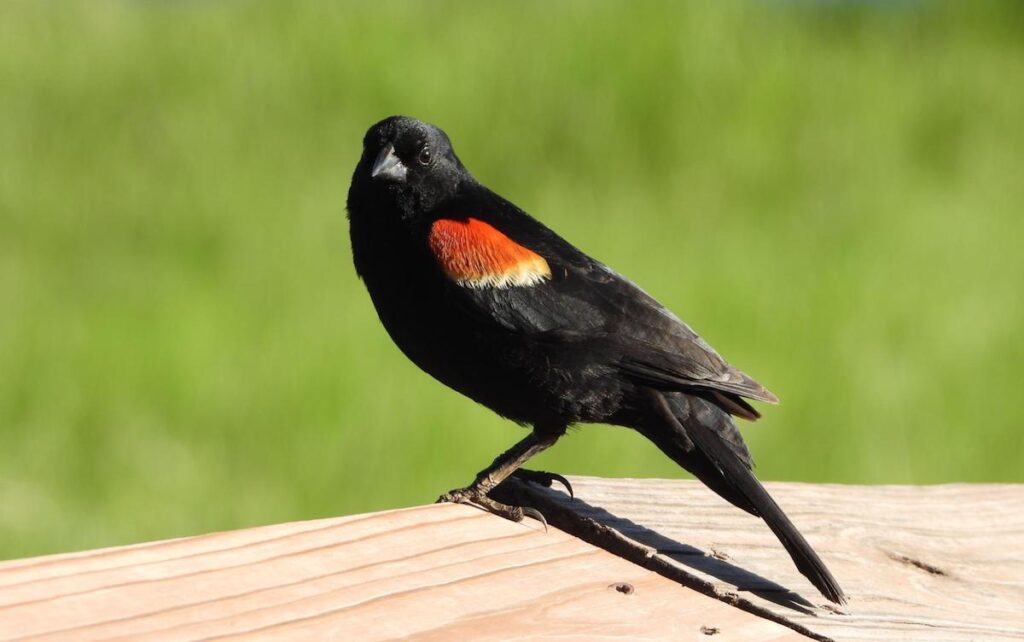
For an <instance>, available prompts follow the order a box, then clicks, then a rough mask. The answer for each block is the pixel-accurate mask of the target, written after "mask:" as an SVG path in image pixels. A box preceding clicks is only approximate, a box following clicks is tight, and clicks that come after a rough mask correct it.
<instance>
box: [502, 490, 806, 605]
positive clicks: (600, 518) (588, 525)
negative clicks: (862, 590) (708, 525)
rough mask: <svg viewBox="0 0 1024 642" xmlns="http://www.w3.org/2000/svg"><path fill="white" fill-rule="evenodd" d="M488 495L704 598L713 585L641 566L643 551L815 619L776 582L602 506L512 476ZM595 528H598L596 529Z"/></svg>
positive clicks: (679, 573)
mask: <svg viewBox="0 0 1024 642" xmlns="http://www.w3.org/2000/svg"><path fill="white" fill-rule="evenodd" d="M491 496H492V497H494V498H495V499H497V500H498V501H502V502H505V503H510V504H514V505H520V506H529V507H531V508H534V509H536V510H537V511H539V512H540V513H541V514H542V515H544V517H545V518H546V519H547V520H548V521H549V522H550V523H551V524H552V525H554V526H557V527H558V528H560V529H561V530H563V531H566V532H567V533H570V534H572V535H575V536H576V537H579V538H580V539H582V540H584V541H586V542H588V543H590V544H592V545H594V546H597V547H599V548H603V549H605V550H607V551H609V552H611V553H614V554H616V555H619V556H620V557H625V558H626V559H629V560H630V561H632V562H635V563H640V564H641V566H645V567H647V568H649V569H650V570H652V571H655V572H657V573H659V574H660V575H662V576H664V577H667V578H669V579H671V580H673V581H676V582H680V583H682V584H684V585H686V586H690V587H691V588H695V589H697V590H699V591H701V592H703V593H705V594H707V593H709V591H710V589H711V584H710V582H707V581H706V580H703V579H701V578H700V577H699V576H697V575H692V574H690V573H687V572H685V570H684V569H677V570H676V572H673V567H672V565H660V568H659V565H648V564H644V563H641V558H643V557H645V556H646V551H645V550H644V548H643V547H647V548H650V549H654V550H656V551H657V552H658V555H659V556H664V557H667V558H670V559H671V560H673V561H674V562H676V563H677V564H679V565H681V566H684V567H688V568H690V569H692V570H694V571H697V572H698V573H700V574H703V575H707V576H710V577H713V578H715V579H717V580H719V581H721V582H724V583H726V584H729V585H731V586H735V587H736V590H737V591H745V592H749V593H752V594H754V595H757V596H758V597H761V598H762V599H764V600H767V601H769V602H772V603H774V604H777V605H779V606H781V607H784V608H787V609H792V610H794V611H797V612H800V613H803V614H806V615H812V616H814V615H816V613H815V608H816V607H815V605H814V604H812V603H811V602H809V601H807V600H806V599H805V598H803V597H802V596H801V595H799V594H798V593H795V592H793V591H791V590H789V589H787V588H785V587H784V586H782V585H780V584H777V583H775V582H773V581H771V580H769V579H767V578H765V577H763V576H761V575H758V574H757V573H754V572H752V571H749V570H747V569H745V568H743V567H740V566H737V565H735V564H731V563H729V562H728V561H726V560H724V559H721V558H720V557H716V556H715V554H709V553H707V552H705V551H702V550H701V549H699V548H697V547H695V546H691V545H689V544H683V543H680V542H677V541H675V540H673V539H671V538H669V537H665V536H664V535H662V534H661V533H658V532H657V531H654V530H651V529H650V528H647V527H646V526H643V525H640V524H637V523H636V522H634V521H632V520H630V519H627V518H625V517H620V516H618V515H615V514H613V513H610V512H609V511H607V510H605V509H604V508H601V507H600V506H594V505H592V504H588V503H587V502H585V501H584V500H582V499H580V498H578V497H577V498H571V497H569V496H568V495H566V494H565V493H561V492H558V491H555V490H552V489H550V488H544V487H542V486H539V485H537V484H531V483H525V482H522V481H520V480H518V479H515V478H510V479H508V480H507V481H506V482H504V483H503V484H501V485H500V486H498V487H497V488H495V489H494V490H493V491H491ZM594 524H597V525H598V527H597V528H595V526H594ZM600 527H604V528H603V529H602V528H600ZM607 529H610V530H612V531H615V532H617V533H619V534H621V535H622V536H625V538H627V542H628V540H632V541H633V542H635V543H636V544H639V545H640V546H638V547H636V548H635V550H632V551H631V550H630V549H629V546H628V544H626V543H624V542H623V540H622V539H621V538H617V537H614V536H612V537H609V536H608V533H607ZM630 553H633V554H630ZM716 597H717V596H716Z"/></svg>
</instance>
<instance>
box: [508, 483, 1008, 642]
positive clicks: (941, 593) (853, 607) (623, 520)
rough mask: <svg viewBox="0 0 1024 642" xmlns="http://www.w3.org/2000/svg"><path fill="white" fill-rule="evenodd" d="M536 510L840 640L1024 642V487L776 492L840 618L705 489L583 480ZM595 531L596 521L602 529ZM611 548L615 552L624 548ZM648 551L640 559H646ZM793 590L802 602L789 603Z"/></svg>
mask: <svg viewBox="0 0 1024 642" xmlns="http://www.w3.org/2000/svg"><path fill="white" fill-rule="evenodd" d="M571 479H572V482H573V485H574V487H575V490H576V497H577V499H576V500H570V499H569V498H568V497H567V496H566V495H564V494H562V493H560V492H556V491H553V490H546V489H538V487H536V486H531V487H530V489H529V490H525V491H523V490H521V491H520V492H525V494H526V495H528V497H526V501H527V502H528V503H530V504H533V505H535V506H537V507H538V508H540V509H541V510H542V512H544V514H545V515H546V516H547V517H548V518H549V519H550V520H552V521H553V522H554V523H558V524H560V525H561V526H562V527H563V528H567V529H568V530H570V531H571V532H576V533H577V534H579V535H580V536H581V537H586V538H589V539H591V540H595V541H596V540H601V539H605V540H607V539H609V538H608V537H607V533H603V534H602V533H600V532H597V530H596V529H595V528H594V527H593V525H594V524H599V525H603V526H610V527H611V529H612V531H613V532H614V533H618V534H621V535H623V536H624V538H625V540H626V541H627V542H629V543H631V545H632V549H633V550H632V551H630V550H627V552H626V554H629V555H631V556H632V557H633V558H634V559H635V560H636V561H637V562H638V563H641V564H644V565H645V566H647V567H648V568H657V569H659V572H662V573H663V574H665V575H666V576H668V577H673V578H675V579H677V580H679V581H681V582H683V583H686V584H688V585H691V586H695V587H697V588H701V587H704V588H708V587H710V589H711V590H712V591H713V592H714V593H715V594H717V595H720V596H722V597H723V599H732V600H735V599H736V598H734V597H733V596H738V598H739V599H740V600H741V601H743V602H746V603H748V604H749V605H750V606H751V607H752V608H755V609H764V610H765V611H767V612H770V613H771V614H773V615H774V616H776V617H778V618H782V619H785V620H787V621H790V622H794V623H797V624H800V625H802V626H804V627H806V628H807V629H810V630H812V631H814V632H815V633H818V634H823V635H825V636H828V637H831V638H833V639H836V640H876V641H881V640H945V641H950V642H953V641H962V640H1022V639H1024V486H1022V485H943V486H914V487H906V486H875V487H864V486H860V487H855V486H838V485H809V484H794V483H774V484H767V486H768V488H769V490H770V492H771V493H772V495H773V496H774V497H775V498H776V499H777V500H778V502H779V504H780V505H781V506H782V507H783V509H784V510H786V512H787V513H788V514H789V515H790V517H791V518H792V519H793V521H794V522H795V523H796V524H797V526H798V527H799V528H800V530H801V531H802V532H803V533H804V535H806V537H807V539H808V540H809V541H810V542H811V543H812V545H813V546H814V547H815V549H816V550H817V551H818V552H819V554H820V555H821V556H822V558H823V559H824V560H825V561H826V563H827V564H828V566H829V567H830V568H831V569H832V572H833V573H834V574H835V576H836V578H837V579H838V580H839V582H840V584H841V585H842V586H843V588H844V589H845V591H846V593H847V595H848V596H849V598H850V602H849V604H848V605H847V606H845V607H843V608H842V609H841V611H839V610H832V609H831V608H830V607H829V606H828V605H827V602H826V601H825V600H824V599H823V598H822V597H820V596H819V594H818V593H817V591H816V590H815V589H814V588H813V587H812V586H811V585H810V583H809V582H807V580H806V579H804V578H803V577H802V576H801V575H800V574H799V573H798V572H797V570H796V569H795V568H794V566H793V564H792V563H791V561H790V560H789V557H788V556H787V554H786V552H785V551H784V550H783V548H782V547H781V545H780V544H779V543H778V541H777V540H776V539H775V537H774V535H773V534H772V533H771V531H769V530H768V528H767V527H766V526H765V525H764V524H763V522H761V520H760V519H758V518H755V517H752V516H750V515H747V514H746V513H744V512H742V511H740V510H738V509H736V508H734V507H732V506H730V505H729V504H727V503H726V502H725V501H723V500H721V499H720V498H718V497H717V496H716V495H714V494H713V493H712V492H711V491H709V490H708V489H706V488H704V487H703V486H702V485H701V484H699V483H697V482H693V481H667V480H654V479H644V480H629V479H615V480H611V479H599V478H586V477H574V478H571ZM589 520H593V522H590V521H589ZM612 547H613V548H614V547H615V544H614V543H613V545H612ZM638 551H640V554H639V555H637V554H636V553H637V552H638ZM790 591H793V592H790Z"/></svg>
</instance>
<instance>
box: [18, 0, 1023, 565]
mask: <svg viewBox="0 0 1024 642" xmlns="http://www.w3.org/2000/svg"><path fill="white" fill-rule="evenodd" d="M1020 7H1021V5H1020V4H1019V3H1014V2H1006V3H995V2H983V1H978V2H971V3H950V4H946V3H938V2H935V3H928V2H923V3H897V4H895V5H881V4H879V3H854V4H843V3H836V2H821V3H814V2H735V1H726V2H718V3H712V2H704V3H696V2H689V3H668V2H664V3H647V2H643V3H632V2H631V3H582V2H577V3H565V4H558V5H551V4H548V3H540V2H533V3H526V4H515V5H513V4H507V5H506V4H483V3H481V4H469V3H446V4H437V3H432V4H430V5H426V4H424V5H418V4H405V3H383V4H381V3H377V4H374V5H373V6H369V5H367V6H363V5H347V4H346V5H340V4H331V3H320V2H297V3H236V2H218V3H164V2H138V3H127V2H78V3H60V4H52V3H31V2H21V1H16V2H6V3H3V4H0V557H14V556H23V555H29V554H37V553H45V552H52V551H59V550H70V549H80V548H87V547H96V546H102V545H111V544H118V543H126V542H133V541H139V540H147V539H154V538H160V537H170V536H176V535H186V534H191V533H196V532H203V531H211V530H219V529H226V528H232V527H241V526H246V525H251V524H258V523H266V522H273V521H281V520H294V519H300V518H310V517H316V516H322V515H331V514H339V513H352V512H358V511H369V510H378V509H383V508H387V507H394V506H401V505H408V504H413V503H422V502H427V501H430V500H432V499H433V498H434V497H436V496H437V495H438V494H439V493H440V492H441V491H443V490H446V489H448V488H451V487H454V486H458V485H462V484H464V483H466V482H468V481H469V480H470V479H471V477H472V475H473V473H475V472H476V471H477V470H478V469H479V468H480V467H481V466H483V465H484V464H485V463H487V462H489V461H490V459H491V457H493V456H494V455H495V454H496V453H497V452H498V451H499V450H501V449H503V448H504V447H506V446H508V445H509V444H510V443H511V442H512V441H514V440H516V439H518V438H519V437H520V436H521V433H520V432H519V431H520V429H519V428H516V427H514V426H513V425H512V424H510V423H508V422H504V421H502V420H500V419H498V418H497V417H495V416H493V415H491V414H490V412H489V411H487V410H486V409H483V408H481V407H479V406H476V405H474V404H473V403H471V402H469V401H466V400H464V399H462V398H460V397H458V396H457V395H455V394H454V393H451V392H449V391H447V390H445V389H443V388H442V387H440V386H439V385H437V384H435V383H434V382H433V381H432V380H430V379H429V378H428V377H426V376H424V375H423V374H421V373H420V372H418V371H417V370H416V369H415V368H414V367H413V366H412V365H411V364H409V363H408V362H407V361H406V360H405V359H404V357H402V356H401V355H400V354H399V353H398V351H397V350H396V349H395V348H394V347H393V346H392V345H391V343H390V341H389V339H388V338H387V336H386V335H385V333H384V331H383V330H382V329H381V327H380V326H379V323H378V322H377V320H376V318H375V316H374V313H373V311H372V308H371V306H370V303H369V300H368V297H367V296H366V294H365V292H364V290H363V287H362V285H361V284H360V283H359V282H358V281H357V279H356V278H355V276H354V274H353V270H352V268H351V263H350V256H349V250H348V237H347V226H346V222H345V216H344V198H345V193H346V190H347V188H348V180H349V177H350V175H351V171H352V168H353V166H354V164H355V162H356V160H357V157H358V154H359V152H360V141H361V137H362V134H363V132H364V130H365V129H366V127H367V126H369V125H370V124H371V123H373V122H375V121H376V120H377V119H379V118H381V117H383V116H386V115H389V114H393V113H404V114H409V115H414V116H417V117H420V118H423V119H426V120H429V121H432V122H435V123H436V124H438V125H440V126H441V127H443V128H445V129H446V130H447V131H448V132H449V134H450V135H451V137H452V139H453V140H454V142H455V144H456V148H457V149H458V150H459V153H460V156H461V157H462V158H463V160H464V161H465V162H466V163H467V164H468V166H469V167H470V168H471V169H472V170H473V172H474V173H475V174H476V175H477V176H478V178H480V179H481V180H482V181H484V182H485V183H486V184H488V185H489V186H491V187H492V188H494V189H496V190H497V191H498V192H500V193H502V194H504V195H505V196H507V197H509V198H511V199H512V200H513V201H515V202H517V203H518V204H519V205H521V206H523V207H524V208H525V209H527V210H528V211H530V212H532V213H534V214H535V215H537V216H538V217H539V218H541V219H542V220H544V221H546V222H547V223H548V224H549V225H551V226H552V227H553V228H555V229H556V230H558V231H560V232H561V233H563V234H564V235H566V236H568V237H569V238H570V239H572V240H573V241H574V242H575V243H576V244H577V245H579V246H580V247H582V248H583V249H585V250H587V251H588V252H590V253H592V254H593V255H595V256H597V257H598V258H600V259H602V260H604V261H606V262H607V263H609V264H611V265H612V266H614V267H615V268H616V269H618V270H620V271H622V272H624V273H626V274H628V275H629V276H631V277H632V278H633V279H634V280H636V281H637V282H639V283H640V284H642V285H643V286H644V287H645V289H647V290H648V291H650V292H651V293H652V294H654V295H655V296H657V297H658V298H659V299H661V300H662V301H663V302H664V303H665V304H666V305H668V306H669V307H671V308H672V309H673V310H675V311H676V312H678V313H679V314H680V315H681V316H682V317H683V318H685V319H687V320H688V321H689V322H690V323H691V325H693V326H694V327H695V328H696V329H697V330H698V331H700V332H702V333H703V334H704V335H705V336H706V337H707V338H708V339H709V340H710V341H711V342H712V343H713V345H715V346H716V347H717V348H718V349H719V350H720V351H721V352H722V353H723V354H724V355H726V356H727V358H729V359H730V360H731V361H733V362H734V363H735V364H737V365H738V366H740V367H741V368H743V369H744V370H746V371H748V372H750V373H752V374H753V375H755V376H756V377H757V378H758V379H760V380H761V381H763V382H764V383H766V384H767V385H768V386H769V387H770V388H771V389H773V390H774V391H775V392H777V393H778V394H779V395H780V396H781V397H782V399H783V403H782V405H781V406H780V407H778V408H771V409H769V412H768V413H767V415H766V417H765V419H764V420H763V421H761V422H759V423H758V424H757V425H747V426H745V428H744V429H745V433H746V435H747V436H748V438H749V440H750V442H751V445H752V448H753V450H754V452H755V455H756V457H757V459H758V461H759V472H760V474H761V476H762V477H763V478H766V479H799V480H808V481H835V482H857V483H932V482H943V481H1020V480H1021V478H1022V472H1021V471H1022V470H1024V454H1022V453H1024V437H1022V435H1024V431H1022V428H1024V425H1022V424H1024V422H1022V419H1024V412H1022V405H1021V403H1020V396H1019V395H1020V392H1019V388H1020V384H1021V383H1022V377H1021V374H1020V372H1021V370H1020V363H1021V358H1022V357H1024V354H1022V353H1024V340H1022V338H1021V328H1022V327H1024V305H1022V301H1021V299H1022V294H1024V287H1022V286H1024V258H1022V253H1021V251H1020V245H1021V240H1022V238H1024V229H1022V228H1024V224H1022V221H1021V219H1022V214H1024V180H1022V176H1024V127H1021V117H1022V114H1024V83H1022V82H1021V79H1022V78H1024V39H1022V37H1021V36H1020V34H1021V29H1020V28H1021V26H1022V23H1024V11H1022V9H1021V8H1020ZM538 466H539V467H542V468H549V469H553V470H559V471H561V472H566V473H581V474H596V475H608V476H614V475H630V476H664V477H673V476H680V475H681V473H680V472H679V471H678V470H676V468H675V467H674V466H673V465H672V464H671V463H670V462H668V461H667V460H666V459H664V458H663V457H662V456H661V455H660V454H659V453H658V452H656V450H655V449H654V448H653V447H652V446H650V445H649V444H647V443H646V442H644V441H643V440H642V439H641V438H639V437H638V436H637V435H634V434H632V433H629V432H628V431H625V430H622V429H615V428H606V427H586V428H584V429H583V430H581V431H579V432H575V433H573V434H571V435H569V436H568V438H566V439H565V440H564V441H563V442H562V443H561V444H560V446H559V447H558V448H556V449H554V451H553V452H550V453H549V454H546V455H545V456H543V458H542V459H541V460H540V461H538Z"/></svg>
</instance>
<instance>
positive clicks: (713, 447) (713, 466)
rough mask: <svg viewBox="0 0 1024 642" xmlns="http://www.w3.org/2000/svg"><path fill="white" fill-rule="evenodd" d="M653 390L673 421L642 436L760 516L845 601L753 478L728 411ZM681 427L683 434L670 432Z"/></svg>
mask: <svg viewBox="0 0 1024 642" xmlns="http://www.w3.org/2000/svg"><path fill="white" fill-rule="evenodd" d="M658 394H664V397H665V401H666V402H667V405H668V407H669V408H671V410H672V414H673V415H674V417H675V421H673V422H666V423H667V425H665V424H662V425H663V428H662V429H661V430H657V431H651V430H650V429H647V430H645V431H644V434H645V435H647V437H648V438H650V439H651V440H652V441H654V442H655V444H657V446H658V447H659V448H660V449H661V450H662V451H663V452H664V453H665V454H667V455H668V456H669V457H671V458H672V459H673V460H674V461H675V462H676V463H678V464H679V465H680V466H682V467H683V468H685V469H687V470H688V471H690V472H691V473H693V474H694V475H695V476H696V477H697V478H698V479H699V480H701V481H702V482H704V483H705V484H706V485H707V486H708V487H710V488H711V489H712V490H714V491H715V492H716V493H718V494H719V495H721V496H722V497H723V498H725V499H726V500H728V501H729V502H731V503H732V504H734V505H735V506H737V507H739V508H742V509H743V510H745V511H747V512H749V513H752V514H754V515H758V516H760V517H761V518H762V519H764V521H765V523H767V524H768V527H769V528H770V529H771V530H772V532H773V533H775V536H776V537H778V538H779V541H780V542H781V543H782V545H783V546H784V547H785V548H786V551H787V552H789V555H790V557H792V558H793V562H794V563H795V564H796V567H797V569H798V570H799V571H800V572H801V573H802V574H803V575H804V577H806V578H807V579H808V580H810V581H811V583H812V584H814V586H815V587H816V588H817V589H818V590H819V591H821V594H822V595H824V596H825V597H826V598H828V599H829V600H831V601H832V602H835V603H837V604H843V603H845V602H846V597H845V595H844V594H843V590H842V589H841V588H840V587H839V583H838V582H837V581H836V579H835V578H834V577H833V576H832V573H830V572H829V570H828V568H827V567H826V566H825V563H824V562H822V561H821V558H820V557H818V554H817V553H815V552H814V549H812V548H811V545H810V544H808V543H807V540H806V539H804V537H803V535H801V534H800V531H798V530H797V529H796V526H794V525H793V522H791V521H789V518H788V517H786V514H785V513H783V512H782V509H781V508H780V507H779V505H778V504H776V503H775V500H774V499H772V497H771V496H770V495H769V494H768V491H767V490H765V488H764V486H762V485H761V482H759V481H758V480H757V478H756V477H755V476H754V473H753V472H752V471H751V461H750V455H749V453H748V451H747V449H746V445H745V444H744V443H743V440H742V437H740V436H739V431H738V430H737V429H736V427H735V426H734V425H733V424H732V420H731V419H730V418H729V415H728V414H727V413H726V412H725V411H723V410H722V409H720V408H718V407H717V406H715V405H714V404H712V403H711V402H709V401H707V400H705V399H701V398H699V397H695V396H692V395H687V394H684V393H658ZM680 428H681V429H682V430H683V431H685V435H681V436H677V435H672V434H671V433H674V432H678V431H679V430H680Z"/></svg>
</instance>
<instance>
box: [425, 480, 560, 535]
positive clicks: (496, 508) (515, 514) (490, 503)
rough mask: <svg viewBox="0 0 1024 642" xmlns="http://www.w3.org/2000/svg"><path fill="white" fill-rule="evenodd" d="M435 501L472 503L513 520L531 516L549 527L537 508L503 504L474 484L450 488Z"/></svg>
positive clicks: (546, 527)
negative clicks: (466, 486)
mask: <svg viewBox="0 0 1024 642" xmlns="http://www.w3.org/2000/svg"><path fill="white" fill-rule="evenodd" d="M435 503H438V504H442V503H451V504H471V505H473V506H477V507H479V508H482V509H484V510H485V511H487V512H489V513H493V514H494V515H497V516H499V517H504V518H505V519H507V520H510V521H513V522H521V521H523V517H525V516H529V517H532V518H534V519H535V520H537V521H538V522H540V523H541V524H543V525H544V530H545V531H546V530H547V529H548V520H546V519H544V516H543V515H541V514H540V513H539V512H538V511H537V510H536V509H533V508H530V507H528V506H510V505H508V504H502V503H501V502H499V501H495V500H493V499H491V498H490V497H488V496H487V493H485V492H483V491H482V490H481V489H479V488H475V487H473V486H469V487H468V488H457V489H455V490H450V491H448V492H447V493H445V494H444V495H441V496H440V497H438V498H437V502H435Z"/></svg>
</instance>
